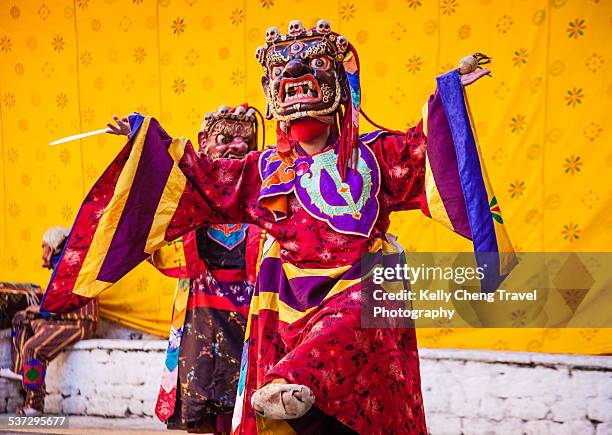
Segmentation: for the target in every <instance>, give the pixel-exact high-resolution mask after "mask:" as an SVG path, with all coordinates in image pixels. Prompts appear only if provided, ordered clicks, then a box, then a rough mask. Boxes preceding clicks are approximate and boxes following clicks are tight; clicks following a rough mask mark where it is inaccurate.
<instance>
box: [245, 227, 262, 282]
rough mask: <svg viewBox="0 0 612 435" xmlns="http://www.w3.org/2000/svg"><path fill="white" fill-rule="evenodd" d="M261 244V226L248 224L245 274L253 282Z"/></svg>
mask: <svg viewBox="0 0 612 435" xmlns="http://www.w3.org/2000/svg"><path fill="white" fill-rule="evenodd" d="M260 245H261V228H259V227H258V226H256V225H249V231H248V232H247V245H246V255H245V256H246V258H245V263H246V274H247V281H249V282H250V283H253V284H255V281H256V280H257V263H258V262H259V248H260Z"/></svg>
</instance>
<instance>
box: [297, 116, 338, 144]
mask: <svg viewBox="0 0 612 435" xmlns="http://www.w3.org/2000/svg"><path fill="white" fill-rule="evenodd" d="M327 128H329V124H326V123H324V122H322V121H319V120H318V119H316V118H311V117H307V118H300V119H296V120H295V121H291V124H289V136H290V137H291V139H293V140H296V141H298V142H308V141H309V140H312V139H314V138H315V137H317V136H321V135H322V134H323V133H325V130H327Z"/></svg>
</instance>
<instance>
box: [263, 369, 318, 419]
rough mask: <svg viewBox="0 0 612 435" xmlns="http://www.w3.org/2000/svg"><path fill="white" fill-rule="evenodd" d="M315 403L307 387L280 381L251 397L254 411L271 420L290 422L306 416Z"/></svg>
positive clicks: (270, 384) (266, 386)
mask: <svg viewBox="0 0 612 435" xmlns="http://www.w3.org/2000/svg"><path fill="white" fill-rule="evenodd" d="M314 401H315V397H314V394H313V393H312V391H311V390H310V388H308V387H307V386H305V385H297V384H288V383H287V381H285V380H284V379H278V380H275V381H273V382H270V383H269V384H266V385H264V386H263V387H261V388H260V389H259V390H257V391H255V393H254V394H253V396H252V397H251V405H253V409H254V410H255V411H256V412H257V413H258V414H260V415H262V416H264V417H266V418H269V419H271V420H290V419H293V418H299V417H301V416H303V415H304V414H306V413H307V412H308V410H309V409H310V408H311V407H312V404H313V403H314Z"/></svg>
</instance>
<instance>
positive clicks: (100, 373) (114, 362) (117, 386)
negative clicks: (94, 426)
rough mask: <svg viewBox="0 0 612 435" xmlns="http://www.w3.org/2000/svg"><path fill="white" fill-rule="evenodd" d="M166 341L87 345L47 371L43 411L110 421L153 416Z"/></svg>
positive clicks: (83, 343)
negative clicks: (84, 415) (119, 418)
mask: <svg viewBox="0 0 612 435" xmlns="http://www.w3.org/2000/svg"><path fill="white" fill-rule="evenodd" d="M166 346H167V342H166V341H164V340H108V339H102V340H85V341H81V342H79V343H77V344H76V345H75V346H74V347H73V348H72V350H71V351H69V352H64V353H63V354H62V355H60V356H59V357H58V358H56V359H55V360H54V361H53V362H52V363H51V364H49V368H48V371H47V393H48V395H47V399H46V401H45V411H46V412H51V413H61V414H87V415H100V416H106V417H123V416H130V415H136V416H152V415H154V410H155V400H156V398H157V392H158V391H159V384H160V380H161V375H162V368H163V363H164V358H165V351H166Z"/></svg>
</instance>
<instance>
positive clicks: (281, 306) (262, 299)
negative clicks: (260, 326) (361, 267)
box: [244, 239, 397, 340]
mask: <svg viewBox="0 0 612 435" xmlns="http://www.w3.org/2000/svg"><path fill="white" fill-rule="evenodd" d="M279 249H280V248H279V244H278V243H277V242H275V243H274V244H273V246H272V247H271V248H270V250H269V251H268V252H267V254H266V258H268V257H277V256H278V252H279ZM380 250H382V252H383V253H385V254H388V253H393V252H397V249H396V248H395V247H394V246H393V245H392V244H391V243H389V242H387V241H385V240H382V239H376V240H375V241H374V243H373V244H372V247H371V248H370V252H371V253H373V252H378V251H380ZM350 267H351V266H350V265H349V266H342V267H337V268H332V269H300V268H299V267H297V266H295V265H292V264H289V263H285V264H283V270H284V271H285V273H286V274H287V277H288V278H289V279H291V278H296V277H302V276H329V277H330V279H333V278H334V277H338V276H341V275H342V273H344V272H346V271H347V270H348V269H350ZM359 282H361V278H357V279H351V280H345V279H341V280H339V281H338V282H337V283H336V285H335V286H334V287H333V288H332V289H331V290H330V291H329V293H328V294H327V296H325V299H324V300H327V299H329V298H331V297H332V296H335V295H337V294H338V293H341V292H343V291H344V290H346V289H347V288H349V287H350V286H352V285H355V284H358V283H359ZM316 308H317V307H312V308H310V309H308V310H306V311H303V312H302V311H299V310H296V309H295V308H292V307H290V306H289V305H287V304H286V303H285V302H283V301H281V300H280V299H279V295H278V293H276V292H271V291H270V292H266V291H261V292H260V293H259V294H258V295H255V296H253V298H252V299H251V305H250V307H249V317H248V320H247V327H246V334H245V338H244V339H245V340H248V338H249V334H250V331H251V320H252V318H253V316H256V315H258V314H259V311H260V310H270V311H276V312H277V313H278V317H279V319H280V320H281V321H283V322H286V323H293V322H295V321H297V320H299V319H301V318H302V317H304V316H306V315H307V314H308V313H310V312H311V311H312V310H315V309H316Z"/></svg>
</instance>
